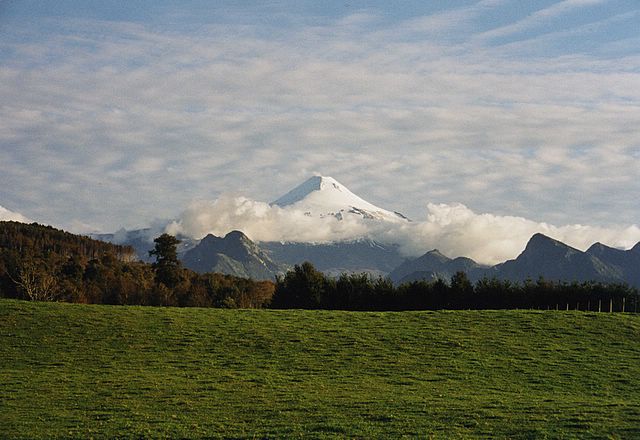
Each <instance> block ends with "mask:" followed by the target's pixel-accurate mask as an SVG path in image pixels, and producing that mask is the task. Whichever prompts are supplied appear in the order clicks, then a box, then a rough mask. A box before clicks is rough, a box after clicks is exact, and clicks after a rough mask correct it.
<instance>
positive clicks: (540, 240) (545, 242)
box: [525, 232, 569, 250]
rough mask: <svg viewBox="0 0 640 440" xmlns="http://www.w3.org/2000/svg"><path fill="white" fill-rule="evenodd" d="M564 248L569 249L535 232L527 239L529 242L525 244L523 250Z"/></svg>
mask: <svg viewBox="0 0 640 440" xmlns="http://www.w3.org/2000/svg"><path fill="white" fill-rule="evenodd" d="M565 246H566V247H569V246H567V245H566V244H564V243H562V242H560V241H558V240H556V239H554V238H551V237H549V236H547V235H544V234H542V233H540V232H536V233H535V234H533V235H532V236H531V238H530V239H529V242H528V243H527V246H526V248H525V250H534V249H540V248H548V247H565Z"/></svg>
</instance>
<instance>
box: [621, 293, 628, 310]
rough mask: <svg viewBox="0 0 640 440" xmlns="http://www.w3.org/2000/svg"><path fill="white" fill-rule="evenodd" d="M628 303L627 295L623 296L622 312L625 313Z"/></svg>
mask: <svg viewBox="0 0 640 440" xmlns="http://www.w3.org/2000/svg"><path fill="white" fill-rule="evenodd" d="M626 303H627V297H626V296H623V297H622V313H624V306H625V305H626Z"/></svg>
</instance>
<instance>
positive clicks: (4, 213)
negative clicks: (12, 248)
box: [0, 206, 32, 223]
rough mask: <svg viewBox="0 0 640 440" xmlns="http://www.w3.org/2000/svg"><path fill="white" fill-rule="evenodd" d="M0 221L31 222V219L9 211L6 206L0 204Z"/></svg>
mask: <svg viewBox="0 0 640 440" xmlns="http://www.w3.org/2000/svg"><path fill="white" fill-rule="evenodd" d="M0 221H14V222H22V223H31V222H32V221H31V220H30V219H28V218H27V217H25V216H24V215H22V214H20V213H17V212H13V211H9V210H8V209H7V208H5V207H3V206H0Z"/></svg>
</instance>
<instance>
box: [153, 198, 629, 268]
mask: <svg viewBox="0 0 640 440" xmlns="http://www.w3.org/2000/svg"><path fill="white" fill-rule="evenodd" d="M232 230H241V231H242V232H244V233H245V234H247V236H249V238H251V239H252V240H255V241H281V242H287V241H292V242H315V243H323V242H331V241H336V240H351V239H356V238H360V237H368V238H372V239H375V240H378V241H380V242H383V243H388V244H399V245H400V246H401V250H402V251H403V252H404V253H405V254H406V255H409V256H418V255H421V254H423V253H424V252H426V251H428V250H431V249H434V248H437V249H439V250H440V251H441V252H443V253H444V254H445V255H449V256H452V257H457V256H467V257H471V258H473V259H475V260H476V261H478V262H480V263H485V264H496V263H499V262H502V261H505V260H507V259H510V258H514V257H516V256H517V255H518V254H519V253H520V252H521V251H522V250H523V249H524V247H525V244H526V243H527V241H528V240H529V238H531V236H532V235H533V234H535V233H536V232H541V233H544V234H546V235H549V236H551V237H553V238H556V239H558V240H561V241H563V242H565V243H567V244H569V245H571V246H574V247H577V248H579V249H582V250H584V249H586V248H587V247H589V246H590V245H591V244H593V243H594V242H596V241H600V242H602V243H604V244H607V245H610V246H615V247H621V248H630V247H631V246H633V245H634V244H635V243H637V242H638V241H640V228H638V227H637V226H635V225H633V226H629V227H609V228H603V227H592V226H585V225H579V224H575V225H566V226H553V225H550V224H547V223H538V222H534V221H531V220H527V219H525V218H522V217H513V216H500V215H493V214H477V213H475V212H473V211H472V210H470V209H469V208H467V207H466V206H464V205H462V204H432V203H430V204H428V205H427V219H426V220H424V221H414V222H409V223H389V222H381V221H370V220H365V219H361V218H359V217H357V216H345V218H344V219H343V220H338V219H336V218H335V217H332V216H329V217H312V216H308V215H305V213H304V212H302V211H297V210H292V209H289V208H280V207H278V206H270V205H269V204H267V203H263V202H257V201H253V200H250V199H247V198H245V197H232V196H223V197H221V198H219V199H217V200H216V201H213V202H211V201H198V202H194V203H192V204H191V206H190V207H189V208H188V209H187V210H185V212H183V213H182V215H181V216H180V217H179V219H178V220H176V221H174V222H171V223H170V224H169V225H168V226H167V227H166V231H167V232H168V233H171V234H174V235H177V234H182V235H186V236H189V237H193V238H197V239H200V238H202V237H204V236H205V235H206V234H209V233H212V234H214V235H217V236H224V235H226V234H227V233H228V232H230V231H232Z"/></svg>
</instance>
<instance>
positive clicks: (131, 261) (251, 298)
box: [0, 222, 640, 311]
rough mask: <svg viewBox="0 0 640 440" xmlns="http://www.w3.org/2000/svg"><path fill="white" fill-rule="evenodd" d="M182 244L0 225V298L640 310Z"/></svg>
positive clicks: (609, 300)
mask: <svg viewBox="0 0 640 440" xmlns="http://www.w3.org/2000/svg"><path fill="white" fill-rule="evenodd" d="M178 243H179V241H178V240H177V239H176V238H175V237H173V236H171V235H168V234H163V235H161V236H160V237H157V238H156V239H155V240H154V244H155V246H154V249H153V250H151V251H150V252H149V253H150V255H151V256H153V257H155V262H154V263H153V264H148V263H144V262H140V261H135V253H134V250H133V249H132V248H131V247H129V246H119V245H114V244H110V243H104V242H101V241H98V240H93V239H91V238H89V237H83V236H79V235H75V234H70V233H67V232H64V231H60V230H57V229H55V228H52V227H50V226H42V225H38V224H35V223H33V224H24V223H18V222H0V296H1V297H6V298H19V299H27V300H40V301H67V302H75V303H89V304H123V305H124V304H127V305H153V306H179V307H229V308H235V307H241V308H262V307H272V308H302V309H339V310H363V311H367V310H370V311H382V310H392V311H393V310H438V309H532V308H533V309H563V310H564V309H571V310H575V309H579V310H602V311H608V310H609V309H611V310H613V311H620V310H623V309H624V310H626V311H638V309H640V304H639V303H640V297H639V292H638V290H637V289H636V288H632V287H629V286H627V285H625V284H602V283H598V282H585V283H566V282H557V281H548V280H544V279H538V280H535V281H532V280H528V281H525V282H524V283H514V282H510V281H508V280H500V279H487V278H483V279H481V280H479V281H477V282H475V283H472V282H471V281H470V280H469V278H468V277H467V275H466V274H465V273H464V272H458V273H456V274H454V275H453V276H452V278H451V279H450V280H447V281H445V280H441V279H435V280H429V281H413V282H410V283H405V284H401V285H400V286H395V285H394V284H393V283H392V282H391V280H389V279H388V278H382V277H378V278H373V277H371V276H369V275H367V274H342V275H341V276H339V277H338V278H332V277H329V276H327V275H325V274H324V273H322V272H320V271H318V270H316V269H315V268H314V267H313V265H312V264H311V263H308V262H306V263H303V264H301V265H296V266H294V267H293V269H292V270H290V271H288V272H287V273H286V274H284V275H283V276H279V277H277V278H276V281H275V283H274V282H271V281H255V280H251V279H246V278H239V277H235V276H231V275H223V274H219V273H205V274H199V273H196V272H194V271H191V270H189V269H186V268H184V267H183V266H182V265H181V263H180V261H179V259H178V255H177V251H176V249H177V245H178Z"/></svg>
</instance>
